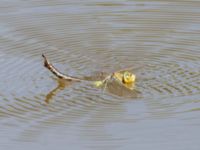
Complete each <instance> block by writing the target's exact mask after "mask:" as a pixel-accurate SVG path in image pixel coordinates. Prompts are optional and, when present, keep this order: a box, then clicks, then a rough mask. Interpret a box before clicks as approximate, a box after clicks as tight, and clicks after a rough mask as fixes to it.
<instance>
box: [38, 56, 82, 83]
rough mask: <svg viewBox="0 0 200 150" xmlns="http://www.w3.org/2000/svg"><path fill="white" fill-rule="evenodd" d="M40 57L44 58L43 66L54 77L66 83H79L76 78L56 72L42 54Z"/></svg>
mask: <svg viewBox="0 0 200 150" xmlns="http://www.w3.org/2000/svg"><path fill="white" fill-rule="evenodd" d="M42 57H43V58H44V66H45V67H46V68H47V69H48V70H50V71H51V72H52V73H53V74H54V75H56V76H57V77H58V78H60V79H64V80H68V81H81V79H79V78H76V77H71V76H69V75H65V74H63V73H61V72H60V71H58V69H56V68H55V67H54V66H53V65H52V64H51V63H50V61H49V60H48V59H47V58H46V56H45V55H44V54H42Z"/></svg>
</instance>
